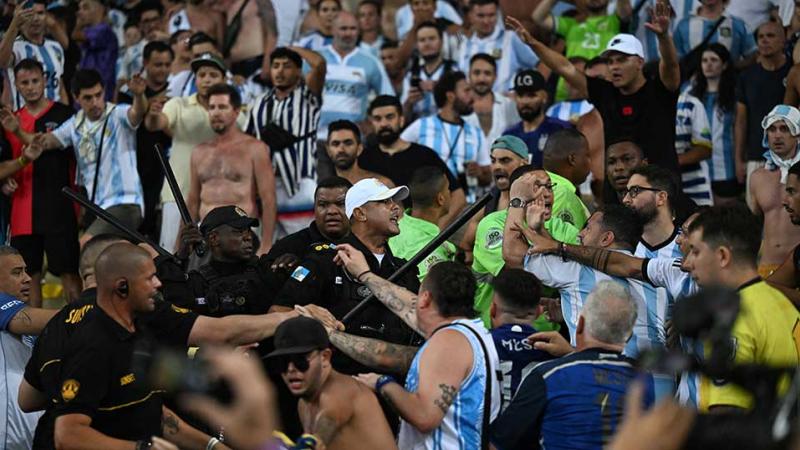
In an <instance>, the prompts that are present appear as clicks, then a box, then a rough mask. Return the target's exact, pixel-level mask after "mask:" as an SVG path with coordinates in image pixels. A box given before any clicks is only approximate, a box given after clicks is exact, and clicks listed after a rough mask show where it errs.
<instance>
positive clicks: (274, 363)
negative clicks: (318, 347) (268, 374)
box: [269, 352, 314, 373]
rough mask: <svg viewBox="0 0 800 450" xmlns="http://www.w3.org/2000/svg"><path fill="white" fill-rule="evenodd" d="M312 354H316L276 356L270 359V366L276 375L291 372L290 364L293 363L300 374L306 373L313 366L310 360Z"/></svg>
mask: <svg viewBox="0 0 800 450" xmlns="http://www.w3.org/2000/svg"><path fill="white" fill-rule="evenodd" d="M312 353H314V352H309V353H299V354H293V355H281V356H276V357H274V358H272V359H270V364H269V365H270V368H271V369H272V370H273V371H275V372H276V373H286V372H287V371H288V370H289V363H292V365H293V366H294V368H295V369H297V370H298V371H299V372H305V371H307V370H308V368H309V367H310V365H311V363H310V362H309V358H310V357H311V354H312Z"/></svg>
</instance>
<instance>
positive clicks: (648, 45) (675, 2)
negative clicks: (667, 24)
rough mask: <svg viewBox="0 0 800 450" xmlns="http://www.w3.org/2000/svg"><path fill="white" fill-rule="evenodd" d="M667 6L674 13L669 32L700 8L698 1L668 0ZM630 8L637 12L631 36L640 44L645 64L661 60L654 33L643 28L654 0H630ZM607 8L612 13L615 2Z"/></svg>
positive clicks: (653, 7)
mask: <svg viewBox="0 0 800 450" xmlns="http://www.w3.org/2000/svg"><path fill="white" fill-rule="evenodd" d="M669 4H670V6H671V7H672V11H673V12H674V13H675V15H674V16H673V18H672V22H671V23H672V27H673V29H672V30H671V31H673V32H674V29H675V27H676V26H677V24H678V22H680V21H681V20H683V19H684V18H686V17H689V16H690V15H691V14H693V13H694V12H695V11H697V8H698V7H700V1H699V0H670V2H669ZM640 5H641V6H640ZM631 6H632V7H633V9H634V11H636V10H638V12H639V13H638V14H636V16H635V17H633V18H632V21H631V25H630V30H631V34H633V35H634V36H636V38H637V39H639V40H640V41H641V42H642V47H643V48H644V60H645V62H652V61H655V60H658V59H659V58H661V55H660V53H659V52H658V39H657V38H656V35H655V33H653V32H652V31H650V30H648V29H647V28H646V27H645V26H644V24H646V23H647V22H649V21H650V17H651V13H652V11H654V10H655V6H656V0H631ZM608 7H609V11H612V12H613V11H614V9H613V8H615V7H616V1H612V2H609V5H608Z"/></svg>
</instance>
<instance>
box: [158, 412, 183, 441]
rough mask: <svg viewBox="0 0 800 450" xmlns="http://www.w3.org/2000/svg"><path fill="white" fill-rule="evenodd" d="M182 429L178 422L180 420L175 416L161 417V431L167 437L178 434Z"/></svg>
mask: <svg viewBox="0 0 800 450" xmlns="http://www.w3.org/2000/svg"><path fill="white" fill-rule="evenodd" d="M180 428H181V426H180V422H178V418H177V417H175V416H174V415H172V414H170V413H167V414H164V416H163V417H161V430H162V431H163V432H164V435H165V436H168V435H176V434H178V431H180Z"/></svg>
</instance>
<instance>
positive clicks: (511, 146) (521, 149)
mask: <svg viewBox="0 0 800 450" xmlns="http://www.w3.org/2000/svg"><path fill="white" fill-rule="evenodd" d="M496 149H501V150H508V151H510V152H513V153H515V154H516V155H517V156H519V157H520V158H523V159H524V160H525V161H527V160H528V145H527V144H525V141H523V140H522V139H520V138H518V137H516V136H511V135H506V136H500V137H499V138H497V139H495V140H494V142H492V150H496ZM491 153H492V152H491V151H490V152H489V154H491Z"/></svg>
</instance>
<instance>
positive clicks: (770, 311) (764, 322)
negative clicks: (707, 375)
mask: <svg viewBox="0 0 800 450" xmlns="http://www.w3.org/2000/svg"><path fill="white" fill-rule="evenodd" d="M739 295H740V298H741V303H740V308H739V316H738V317H737V318H736V322H734V324H733V332H732V334H733V337H734V338H735V339H736V342H735V344H734V346H735V349H736V350H735V351H736V355H735V357H736V363H738V364H747V363H750V364H761V365H766V366H773V367H785V366H796V365H798V364H800V312H798V311H797V309H796V308H795V307H794V305H793V304H792V303H791V302H790V301H789V299H787V298H786V296H784V295H783V293H781V292H780V291H778V290H777V289H775V288H773V287H771V286H769V285H768V284H767V283H765V282H764V281H762V280H760V279H759V280H758V281H756V282H754V283H752V284H748V285H746V286H745V287H744V288H742V289H740V290H739ZM784 381H786V382H787V383H788V380H784ZM787 387H788V384H785V385H783V386H782V389H781V391H782V392H785V389H786V388H787ZM702 388H707V391H708V395H701V396H700V398H701V399H702V400H705V399H708V401H707V404H706V405H701V409H704V408H703V406H714V405H720V406H722V405H730V406H738V407H740V408H748V409H749V408H751V407H752V406H753V398H752V395H750V394H749V393H748V392H747V391H745V390H743V389H742V388H740V387H738V386H736V385H734V384H732V383H725V384H719V383H715V382H712V381H708V380H704V382H703V385H702V387H701V389H702ZM703 403H706V402H703Z"/></svg>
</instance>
